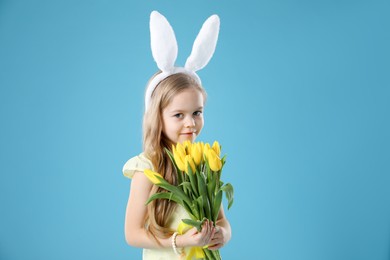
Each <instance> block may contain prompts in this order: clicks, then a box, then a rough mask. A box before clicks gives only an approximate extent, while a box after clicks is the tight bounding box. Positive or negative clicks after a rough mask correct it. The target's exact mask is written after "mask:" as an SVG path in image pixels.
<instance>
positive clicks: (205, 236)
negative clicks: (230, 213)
mask: <svg viewBox="0 0 390 260" xmlns="http://www.w3.org/2000/svg"><path fill="white" fill-rule="evenodd" d="M215 231H216V230H215V227H214V226H213V223H212V222H211V221H209V220H206V221H205V222H204V223H203V225H202V231H201V232H199V231H198V230H197V229H196V228H191V229H190V230H188V231H187V232H186V233H185V234H183V235H180V236H177V237H176V245H177V247H193V246H199V247H203V246H206V245H209V244H210V243H211V239H212V238H213V237H214V234H215Z"/></svg>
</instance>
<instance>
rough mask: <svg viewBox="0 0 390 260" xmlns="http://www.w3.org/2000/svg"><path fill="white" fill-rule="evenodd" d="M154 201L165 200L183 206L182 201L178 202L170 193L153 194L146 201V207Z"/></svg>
mask: <svg viewBox="0 0 390 260" xmlns="http://www.w3.org/2000/svg"><path fill="white" fill-rule="evenodd" d="M156 199H167V200H172V201H174V202H176V203H177V204H180V205H181V206H184V205H183V201H182V200H180V199H179V198H178V197H177V196H176V195H175V194H173V193H170V192H160V193H155V194H153V195H152V196H150V198H149V199H148V200H147V201H146V203H145V204H146V205H147V204H149V203H150V202H152V201H153V200H156Z"/></svg>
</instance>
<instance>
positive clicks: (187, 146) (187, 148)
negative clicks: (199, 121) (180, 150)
mask: <svg viewBox="0 0 390 260" xmlns="http://www.w3.org/2000/svg"><path fill="white" fill-rule="evenodd" d="M183 147H184V150H185V152H186V154H191V149H192V143H191V141H190V140H185V141H184V142H183Z"/></svg>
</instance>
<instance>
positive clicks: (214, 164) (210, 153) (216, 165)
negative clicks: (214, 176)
mask: <svg viewBox="0 0 390 260" xmlns="http://www.w3.org/2000/svg"><path fill="white" fill-rule="evenodd" d="M206 156H207V160H208V162H209V165H210V169H211V170H213V171H215V172H217V171H219V170H221V168H222V162H221V159H219V156H218V155H217V153H216V152H215V151H214V149H209V150H207V154H206Z"/></svg>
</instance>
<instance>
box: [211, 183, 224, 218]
mask: <svg viewBox="0 0 390 260" xmlns="http://www.w3.org/2000/svg"><path fill="white" fill-rule="evenodd" d="M221 203H222V190H219V191H218V192H217V194H216V195H215V199H214V203H213V219H212V220H213V222H214V223H215V222H216V221H217V218H218V213H219V209H220V208H221Z"/></svg>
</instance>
